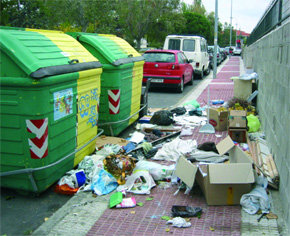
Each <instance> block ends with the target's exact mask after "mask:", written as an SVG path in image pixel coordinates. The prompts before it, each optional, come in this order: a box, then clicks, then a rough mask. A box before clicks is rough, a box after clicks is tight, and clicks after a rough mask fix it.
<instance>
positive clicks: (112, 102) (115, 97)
mask: <svg viewBox="0 0 290 236" xmlns="http://www.w3.org/2000/svg"><path fill="white" fill-rule="evenodd" d="M120 94H121V91H120V89H112V90H108V98H109V111H110V114H118V113H119V112H120Z"/></svg>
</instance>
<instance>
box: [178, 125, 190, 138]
mask: <svg viewBox="0 0 290 236" xmlns="http://www.w3.org/2000/svg"><path fill="white" fill-rule="evenodd" d="M192 134H193V130H192V129H191V128H189V127H187V128H183V129H182V130H181V132H180V135H179V137H184V136H192Z"/></svg>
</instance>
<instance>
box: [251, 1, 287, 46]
mask: <svg viewBox="0 0 290 236" xmlns="http://www.w3.org/2000/svg"><path fill="white" fill-rule="evenodd" d="M289 4H290V0H273V1H272V3H271V4H270V6H269V8H268V9H267V10H266V12H265V13H264V15H263V16H262V18H261V19H260V21H259V22H258V24H257V25H256V27H255V28H254V30H253V31H252V33H251V35H250V37H249V38H248V39H247V45H251V44H253V43H254V42H256V41H257V40H258V39H260V38H261V37H263V36H264V35H265V34H267V33H268V32H270V31H271V30H273V29H274V28H275V27H276V26H279V25H281V23H282V22H283V21H284V20H286V19H287V18H288V17H289V16H290V8H289Z"/></svg>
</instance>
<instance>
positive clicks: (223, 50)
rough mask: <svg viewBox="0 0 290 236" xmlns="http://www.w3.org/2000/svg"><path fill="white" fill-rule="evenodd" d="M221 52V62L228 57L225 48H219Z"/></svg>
mask: <svg viewBox="0 0 290 236" xmlns="http://www.w3.org/2000/svg"><path fill="white" fill-rule="evenodd" d="M220 50H221V55H222V61H224V60H225V59H227V57H228V55H227V53H226V50H225V48H220Z"/></svg>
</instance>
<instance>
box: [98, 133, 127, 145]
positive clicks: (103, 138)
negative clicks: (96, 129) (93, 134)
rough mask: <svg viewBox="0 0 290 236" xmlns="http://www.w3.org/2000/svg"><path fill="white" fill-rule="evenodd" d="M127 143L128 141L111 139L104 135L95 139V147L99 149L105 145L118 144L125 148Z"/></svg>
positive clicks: (116, 138)
mask: <svg viewBox="0 0 290 236" xmlns="http://www.w3.org/2000/svg"><path fill="white" fill-rule="evenodd" d="M128 143H129V141H128V140H126V139H123V138H118V137H111V136H106V135H101V136H100V137H98V138H97V139H96V147H97V148H101V147H103V146H104V145H106V144H118V145H120V146H126V145H127V144H128Z"/></svg>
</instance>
